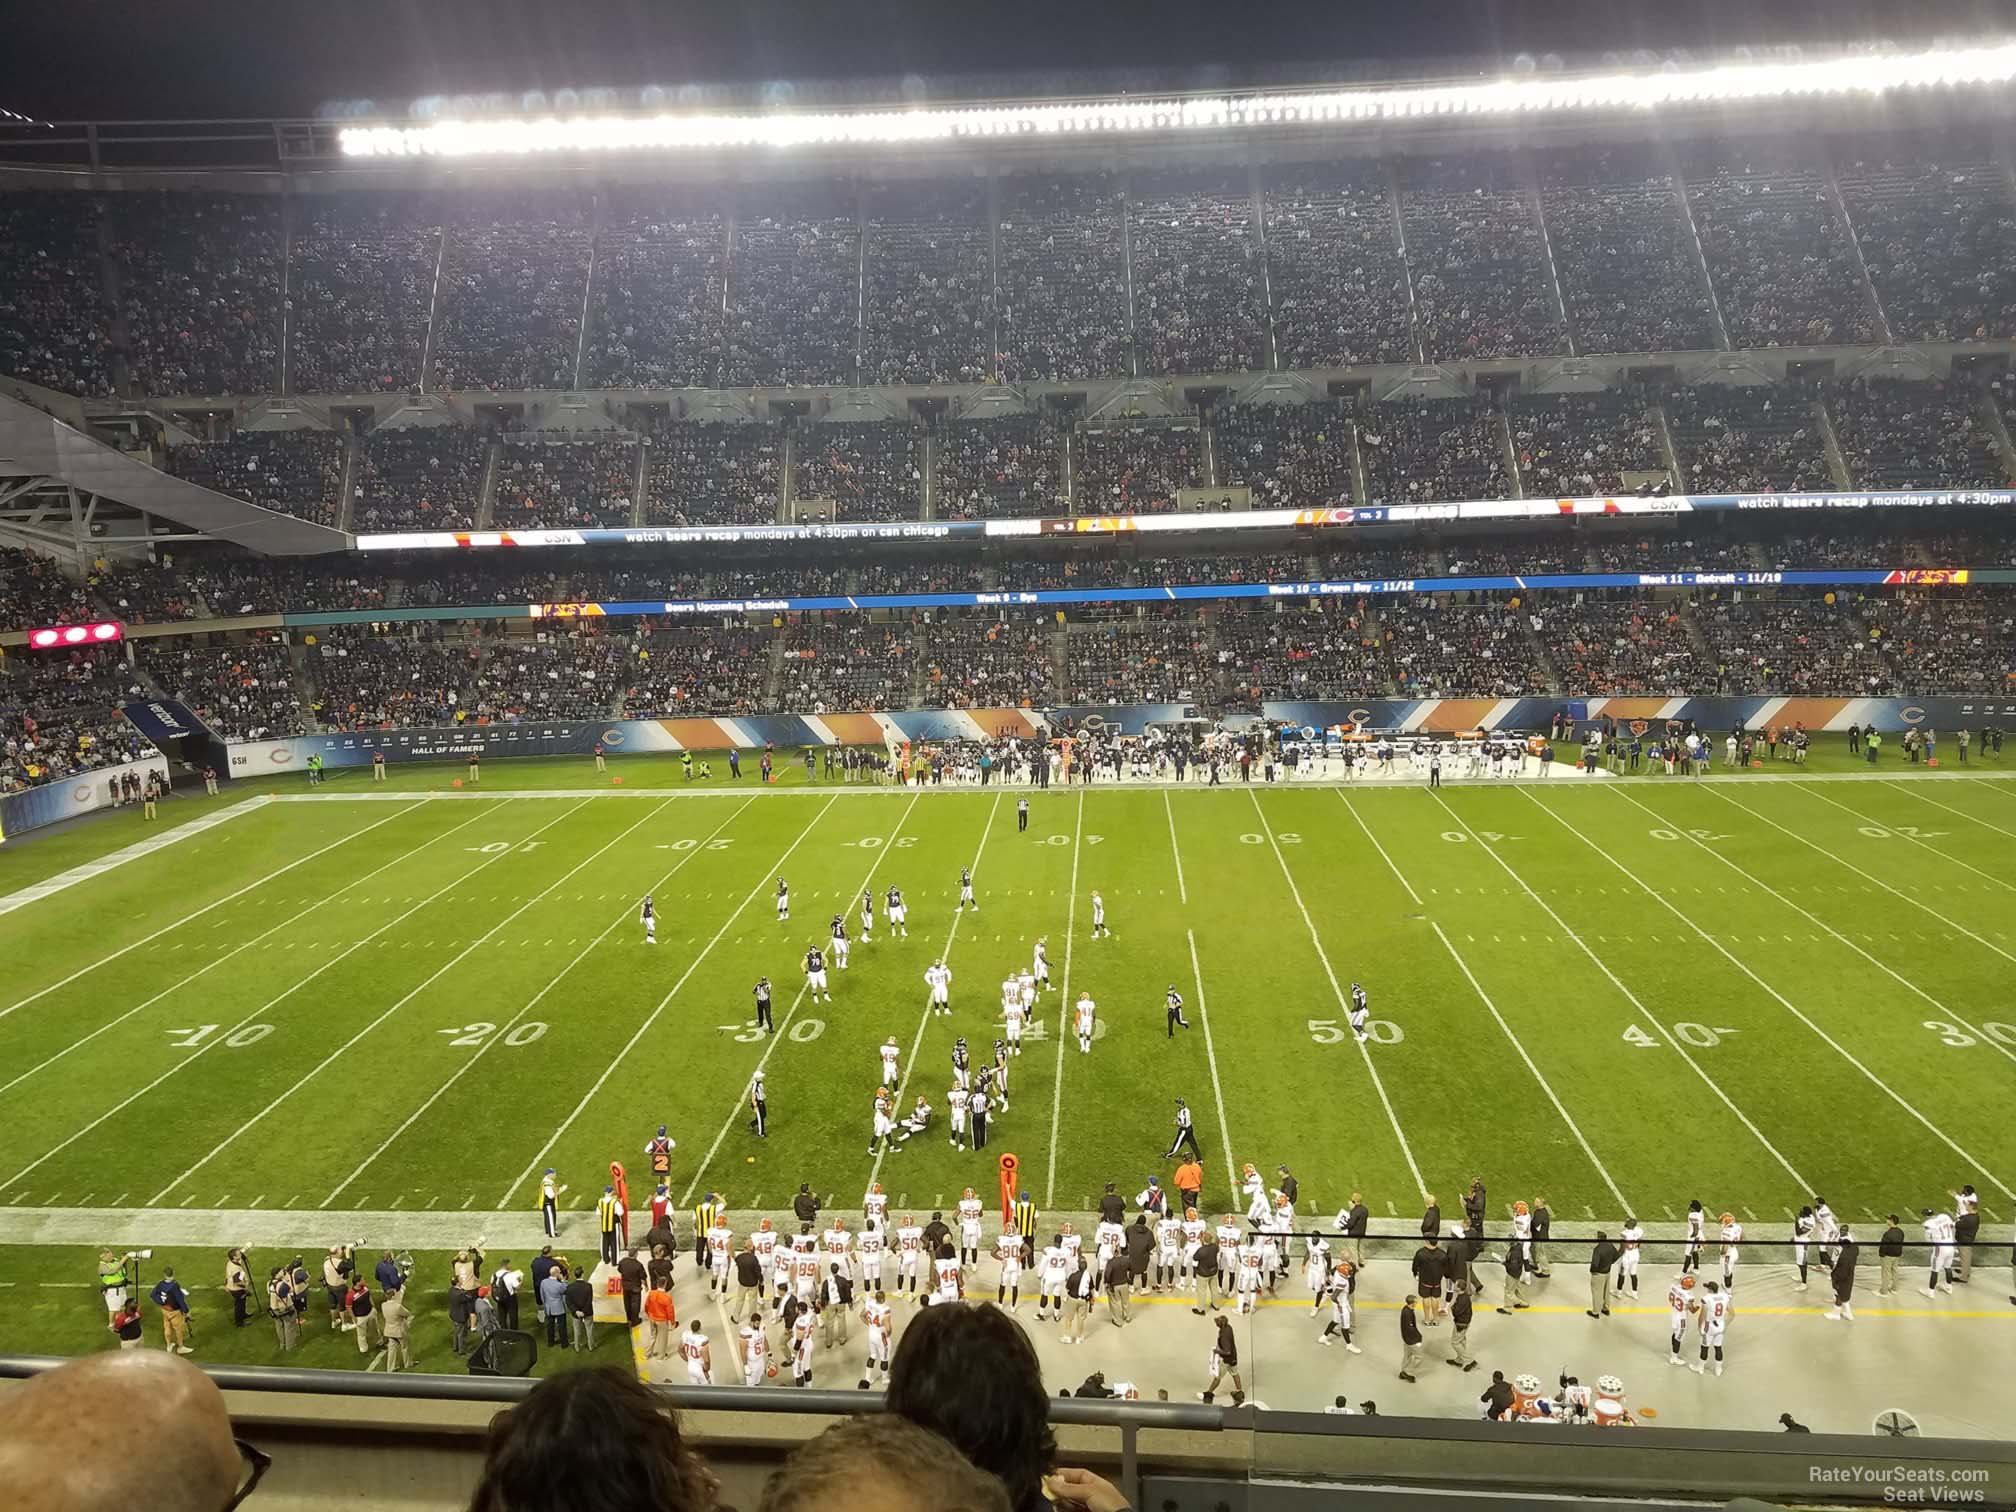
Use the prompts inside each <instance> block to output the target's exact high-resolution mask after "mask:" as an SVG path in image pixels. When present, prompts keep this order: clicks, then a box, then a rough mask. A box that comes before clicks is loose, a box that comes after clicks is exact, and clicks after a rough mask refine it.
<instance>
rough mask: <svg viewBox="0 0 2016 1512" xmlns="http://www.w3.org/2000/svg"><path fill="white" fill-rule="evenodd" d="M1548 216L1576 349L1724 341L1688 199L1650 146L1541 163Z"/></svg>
mask: <svg viewBox="0 0 2016 1512" xmlns="http://www.w3.org/2000/svg"><path fill="white" fill-rule="evenodd" d="M1540 177H1541V186H1542V187H1541V190H1540V206H1541V211H1542V213H1543V214H1544V215H1545V217H1546V221H1547V234H1548V238H1549V240H1550V242H1551V244H1552V246H1553V251H1554V261H1555V266H1556V267H1557V268H1558V269H1559V271H1560V275H1561V291H1562V295H1563V297H1564V298H1565V299H1566V300H1567V303H1568V318H1569V323H1570V326H1571V328H1572V329H1573V330H1574V333H1575V340H1576V346H1577V350H1579V351H1584V352H1686V351H1703V350H1708V349H1712V348H1713V347H1714V346H1715V324H1714V317H1713V315H1712V313H1711V312H1710V309H1709V304H1708V285H1707V283H1706V281H1705V280H1704V279H1703V278H1702V276H1701V265H1700V262H1699V261H1698V260H1697V259H1696V258H1695V256H1694V253H1693V250H1692V249H1691V248H1690V247H1688V245H1687V225H1686V209H1685V207H1684V206H1683V205H1682V204H1681V202H1680V195H1679V191H1678V189H1677V187H1676V186H1675V184H1674V182H1673V179H1672V176H1671V174H1670V173H1668V172H1667V170H1666V169H1665V168H1664V167H1663V166H1662V165H1661V164H1660V163H1659V162H1658V161H1657V160H1656V158H1655V156H1654V153H1653V151H1652V150H1651V149H1649V148H1629V147H1621V148H1603V149H1593V148H1592V149H1587V150H1582V151H1575V152H1560V153H1555V154H1553V155H1552V156H1550V157H1549V158H1547V159H1546V160H1544V161H1543V162H1542V163H1541V165H1540Z"/></svg>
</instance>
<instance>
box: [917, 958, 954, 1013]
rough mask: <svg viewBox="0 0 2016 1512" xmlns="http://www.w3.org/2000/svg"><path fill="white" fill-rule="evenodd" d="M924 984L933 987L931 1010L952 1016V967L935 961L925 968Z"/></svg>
mask: <svg viewBox="0 0 2016 1512" xmlns="http://www.w3.org/2000/svg"><path fill="white" fill-rule="evenodd" d="M924 985H925V986H927V987H929V988H930V989H931V1011H932V1012H933V1013H941V1014H943V1015H944V1016H945V1017H946V1018H950V1017H951V1016H952V968H951V967H950V966H947V965H946V964H945V963H944V962H943V961H933V962H932V963H931V964H930V965H929V966H926V967H925V968H924Z"/></svg>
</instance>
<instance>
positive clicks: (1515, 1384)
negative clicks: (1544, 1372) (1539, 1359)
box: [1512, 1371, 1540, 1396]
mask: <svg viewBox="0 0 2016 1512" xmlns="http://www.w3.org/2000/svg"><path fill="white" fill-rule="evenodd" d="M1512 1389H1513V1390H1514V1391H1516V1392H1518V1393H1519V1394H1520V1395H1521V1396H1538V1395H1540V1377H1538V1376H1536V1375H1534V1374H1533V1373H1532V1372H1531V1371H1528V1372H1527V1373H1525V1374H1524V1375H1516V1376H1514V1377H1512Z"/></svg>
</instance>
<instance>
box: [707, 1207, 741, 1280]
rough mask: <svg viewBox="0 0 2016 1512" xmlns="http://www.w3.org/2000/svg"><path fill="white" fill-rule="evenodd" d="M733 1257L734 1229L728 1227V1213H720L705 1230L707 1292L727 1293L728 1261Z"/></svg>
mask: <svg viewBox="0 0 2016 1512" xmlns="http://www.w3.org/2000/svg"><path fill="white" fill-rule="evenodd" d="M734 1258H735V1231H734V1230H733V1229H731V1228H730V1227H728V1215H727V1214H726V1213H722V1214H720V1215H719V1216H718V1217H716V1218H715V1220H714V1227H712V1228H710V1229H709V1230H707V1269H708V1273H709V1274H708V1278H707V1292H708V1295H709V1296H712V1295H714V1294H715V1293H717V1292H718V1293H719V1294H720V1295H721V1296H723V1297H725V1296H727V1295H728V1277H729V1272H730V1265H729V1262H730V1261H731V1260H733V1259H734Z"/></svg>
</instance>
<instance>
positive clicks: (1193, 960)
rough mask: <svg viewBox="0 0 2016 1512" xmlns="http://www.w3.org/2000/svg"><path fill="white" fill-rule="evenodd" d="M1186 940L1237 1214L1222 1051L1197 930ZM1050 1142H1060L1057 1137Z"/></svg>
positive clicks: (1190, 931) (1228, 1183)
mask: <svg viewBox="0 0 2016 1512" xmlns="http://www.w3.org/2000/svg"><path fill="white" fill-rule="evenodd" d="M1183 938H1184V939H1186V940H1188V941H1189V942H1190V976H1191V979H1192V980H1193V981H1194V982H1196V984H1197V1027H1198V1028H1200V1029H1202V1030H1203V1031H1204V1059H1205V1061H1206V1062H1208V1063H1209V1065H1210V1067H1211V1095H1212V1096H1213V1097H1214V1098H1216V1099H1217V1100H1218V1137H1219V1138H1220V1139H1222V1140H1223V1141H1225V1160H1224V1166H1225V1185H1226V1187H1227V1188H1228V1189H1229V1190H1230V1191H1231V1193H1232V1207H1231V1209H1230V1211H1232V1212H1237V1211H1238V1210H1239V1204H1240V1201H1241V1198H1242V1196H1243V1194H1242V1193H1241V1192H1240V1190H1239V1180H1238V1178H1237V1177H1235V1176H1234V1175H1233V1174H1232V1172H1233V1171H1234V1170H1235V1169H1236V1167H1235V1166H1234V1164H1233V1159H1232V1125H1231V1123H1230V1122H1228V1121H1227V1119H1226V1117H1225V1089H1224V1088H1223V1087H1222V1086H1220V1085H1219V1084H1218V1052H1217V1051H1216V1050H1215V1049H1213V1048H1212V1045H1211V1009H1210V1008H1209V1006H1208V1005H1207V1004H1206V1003H1205V1001H1204V968H1203V966H1202V965H1201V964H1200V963H1199V962H1198V960H1197V931H1196V930H1194V929H1186V930H1184V931H1183ZM1050 1143H1051V1144H1052V1145H1055V1144H1056V1143H1057V1138H1056V1136H1055V1135H1054V1134H1053V1135H1052V1136H1051V1138H1050ZM1200 1195H1201V1194H1200Z"/></svg>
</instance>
